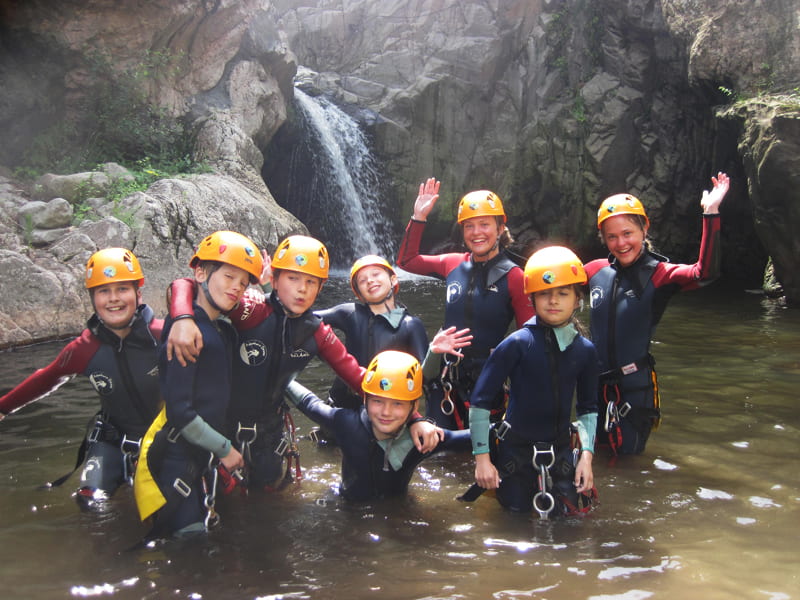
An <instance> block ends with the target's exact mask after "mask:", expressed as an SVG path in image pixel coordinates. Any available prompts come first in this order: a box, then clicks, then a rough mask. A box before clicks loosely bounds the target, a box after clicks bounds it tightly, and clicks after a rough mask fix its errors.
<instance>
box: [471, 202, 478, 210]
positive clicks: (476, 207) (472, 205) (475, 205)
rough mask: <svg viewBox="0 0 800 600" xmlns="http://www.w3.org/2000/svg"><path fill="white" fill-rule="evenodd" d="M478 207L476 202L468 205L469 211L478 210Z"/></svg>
mask: <svg viewBox="0 0 800 600" xmlns="http://www.w3.org/2000/svg"><path fill="white" fill-rule="evenodd" d="M479 206H480V205H479V204H478V203H477V202H470V203H469V209H470V210H478V207H479Z"/></svg>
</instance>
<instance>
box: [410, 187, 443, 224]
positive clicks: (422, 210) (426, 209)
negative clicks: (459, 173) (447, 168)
mask: <svg viewBox="0 0 800 600" xmlns="http://www.w3.org/2000/svg"><path fill="white" fill-rule="evenodd" d="M440 185H441V182H440V181H436V178H435V177H430V178H429V179H428V180H427V181H425V182H424V183H420V184H419V195H418V196H417V199H416V200H415V201H414V220H415V221H427V220H428V215H429V214H430V212H431V211H432V210H433V207H434V206H435V205H436V200H438V199H439V186H440Z"/></svg>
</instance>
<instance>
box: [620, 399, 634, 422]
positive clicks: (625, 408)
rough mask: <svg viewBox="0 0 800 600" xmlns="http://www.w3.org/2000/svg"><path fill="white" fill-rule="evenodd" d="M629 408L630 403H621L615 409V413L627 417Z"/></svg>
mask: <svg viewBox="0 0 800 600" xmlns="http://www.w3.org/2000/svg"><path fill="white" fill-rule="evenodd" d="M631 408H632V407H631V405H630V403H629V402H626V403H625V404H623V405H622V406H620V407H619V409H618V410H617V414H619V416H620V417H623V418H624V417H627V416H628V413H629V412H631Z"/></svg>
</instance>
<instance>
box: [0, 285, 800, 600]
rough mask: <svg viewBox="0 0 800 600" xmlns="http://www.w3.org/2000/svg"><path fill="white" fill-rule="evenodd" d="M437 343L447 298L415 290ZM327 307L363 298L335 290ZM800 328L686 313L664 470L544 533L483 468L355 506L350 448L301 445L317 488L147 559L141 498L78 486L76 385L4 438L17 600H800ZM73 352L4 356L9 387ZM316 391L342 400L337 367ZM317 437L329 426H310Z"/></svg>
mask: <svg viewBox="0 0 800 600" xmlns="http://www.w3.org/2000/svg"><path fill="white" fill-rule="evenodd" d="M402 285H403V292H404V299H405V301H406V303H407V304H408V305H409V306H410V307H411V308H412V309H413V310H414V311H415V312H416V313H417V314H420V315H421V316H422V317H423V319H424V320H425V321H426V323H427V324H428V325H429V326H430V329H431V331H432V330H433V329H435V327H436V325H437V324H438V322H439V320H440V317H441V311H440V307H439V302H440V300H441V298H442V295H443V290H442V289H441V287H440V286H439V285H438V284H436V283H432V282H428V281H419V280H416V281H413V282H411V281H405V282H403V284H402ZM325 293H326V297H325V300H326V305H327V304H331V303H335V302H338V301H341V300H344V299H347V296H348V292H347V284H346V283H345V282H337V281H334V282H332V285H329V286H328V287H326V290H325ZM799 334H800V312H798V311H796V310H794V311H792V310H786V309H783V308H781V307H780V306H779V305H777V304H776V303H774V302H773V301H768V300H764V299H763V298H761V297H758V296H753V295H748V294H745V293H744V292H742V291H739V290H733V291H725V290H722V289H721V288H720V287H718V286H717V287H712V288H711V289H709V290H702V291H699V292H693V293H690V294H683V295H680V296H679V297H677V298H676V299H675V300H673V303H672V305H671V306H670V308H669V310H668V311H667V313H666V316H665V318H664V321H663V323H662V325H661V327H660V329H659V331H658V334H657V339H656V342H657V343H656V345H655V346H654V353H655V355H656V358H657V360H658V365H657V367H658V369H659V383H660V385H661V388H662V391H663V406H664V411H665V417H664V422H663V424H662V426H661V429H660V430H659V431H658V432H656V433H655V434H654V435H653V437H652V438H651V441H650V443H649V445H648V449H647V453H646V454H645V455H644V456H638V457H626V458H624V459H621V460H619V461H618V462H617V463H616V464H615V465H613V466H609V464H608V461H607V459H606V457H603V456H598V457H597V458H596V459H595V477H596V479H597V483H598V488H599V492H600V501H601V503H600V506H599V508H598V509H597V510H596V511H595V512H594V513H593V514H592V515H591V516H590V517H588V518H586V519H582V520H577V519H576V520H569V521H562V522H541V521H538V520H535V519H533V518H530V517H520V516H518V515H510V514H506V513H504V512H502V511H501V510H500V508H499V507H498V505H497V503H496V502H495V501H494V500H493V499H492V498H491V497H488V496H487V495H485V496H484V497H482V498H480V499H479V500H478V501H477V502H475V503H472V504H463V503H459V502H457V501H455V500H454V498H455V497H456V496H457V495H459V494H460V493H462V492H463V491H464V490H465V489H466V487H467V486H468V485H469V484H470V483H471V477H472V459H471V457H470V456H469V455H454V454H449V455H442V456H437V457H435V458H434V459H432V460H430V461H428V462H426V463H424V464H423V468H422V469H421V471H420V474H419V476H417V477H415V478H414V480H413V482H412V486H411V494H410V495H409V497H408V498H405V499H402V500H393V501H389V502H385V503H380V504H375V505H356V506H353V505H348V504H344V503H342V502H340V501H339V499H338V498H337V496H336V495H335V493H334V492H333V491H332V487H333V486H335V484H336V482H337V481H338V477H339V458H338V453H337V450H336V449H335V448H331V447H320V448H318V447H316V446H314V445H312V444H311V443H310V441H308V440H305V439H304V440H302V441H301V452H302V458H301V462H302V465H303V468H304V479H303V481H302V482H301V483H300V484H299V485H294V486H291V487H290V488H289V489H288V490H287V491H286V492H284V493H282V494H278V495H269V496H264V495H255V494H254V495H250V496H246V497H245V496H240V495H238V494H233V495H231V496H227V497H225V498H222V499H221V500H219V502H218V508H219V510H220V512H221V514H222V516H223V525H222V527H221V528H220V529H219V530H217V531H215V532H213V533H212V534H211V535H210V536H209V538H208V539H207V540H205V541H203V542H202V543H193V544H183V545H182V544H178V543H174V544H169V545H166V546H163V547H160V548H155V549H137V548H135V545H136V543H137V542H138V540H139V539H140V538H141V536H142V534H143V533H144V531H145V528H144V527H143V526H142V525H140V524H139V523H138V522H137V520H136V516H135V514H136V513H135V507H134V504H133V500H132V494H131V493H130V490H129V489H122V490H120V492H119V493H118V494H117V495H116V496H115V498H114V499H113V501H112V502H111V505H110V506H109V509H108V510H107V511H106V512H105V513H103V514H101V515H89V514H83V513H81V512H80V511H79V510H78V508H77V506H76V505H75V503H74V501H73V500H72V498H71V497H70V494H71V491H72V490H71V488H70V485H74V484H75V481H73V480H71V481H70V482H68V483H67V484H66V485H65V487H64V488H62V489H58V490H53V491H50V492H41V491H37V490H36V489H35V488H36V486H37V485H39V484H41V483H42V482H44V481H47V480H51V479H53V478H54V477H56V476H58V475H61V474H62V473H64V472H66V471H67V470H69V469H70V468H71V467H72V464H73V461H74V458H75V452H76V449H77V446H78V443H79V441H80V439H81V436H82V435H83V432H84V429H85V426H86V422H87V421H88V419H89V418H90V416H91V415H92V414H93V412H94V410H95V407H96V400H95V398H94V396H93V394H92V391H91V388H90V387H89V386H88V384H87V383H86V382H84V381H81V380H80V379H76V380H74V381H72V382H70V383H69V384H67V385H66V386H64V387H63V388H62V389H61V390H59V391H58V392H57V393H56V394H54V395H52V396H50V397H48V398H45V399H44V400H42V401H40V402H38V403H36V404H33V405H31V406H29V407H27V408H25V409H23V410H22V411H20V412H18V413H16V414H14V415H13V416H11V417H10V418H8V419H6V420H5V421H3V422H2V423H0V506H2V515H3V519H2V522H0V549H2V550H0V552H2V559H1V560H0V577H2V581H3V582H4V585H5V586H6V589H5V590H4V594H3V595H4V597H8V598H12V597H18V598H63V597H69V596H75V597H106V596H113V597H116V598H161V597H167V596H169V597H176V598H313V599H326V598H337V599H338V598H354V599H360V598H380V599H381V600H392V599H398V600H399V599H409V598H496V599H511V598H559V599H561V598H591V599H594V600H599V599H621V600H639V599H644V598H656V597H666V596H668V595H679V596H680V597H684V598H709V599H717V598H720V599H721V598H726V599H727V598H739V597H741V598H744V597H746V598H764V599H767V600H780V599H784V598H792V597H794V598H796V597H798V596H800V582H799V581H798V575H797V565H798V558H800V552H798V548H797V544H798V533H799V532H800V526H799V525H798V523H800V519H798V516H800V514H799V513H800V510H798V508H799V507H800V470H798V468H797V466H798V463H797V456H798V451H800V443H799V442H798V439H800V438H799V437H798V429H800V417H798V411H797V408H796V401H795V397H796V391H797V389H798V384H800V344H798V335H799ZM60 347H61V344H46V345H41V346H37V347H32V348H26V349H23V350H18V351H15V352H6V353H3V354H1V355H0V356H1V357H2V361H0V362H1V363H2V364H1V365H0V389H8V388H9V387H11V386H13V385H14V384H15V383H17V382H18V381H20V380H21V379H22V378H23V377H24V376H25V375H26V374H28V373H29V372H30V371H32V370H33V369H34V368H36V367H39V366H44V365H45V364H46V363H47V362H49V361H50V360H51V359H52V358H53V357H54V356H55V355H56V353H57V352H58V350H59V349H60ZM301 380H302V381H303V382H304V383H306V384H308V385H310V386H311V387H312V388H314V389H315V390H316V391H318V392H320V393H322V392H324V390H325V389H326V386H327V384H328V382H329V380H330V374H329V372H328V370H327V367H325V366H323V365H321V364H318V363H314V364H312V365H311V366H310V367H309V369H307V371H306V372H305V373H304V374H303V375H302V377H301ZM297 422H298V425H299V427H300V430H301V433H307V432H308V430H309V428H310V426H311V425H310V423H309V422H308V421H307V420H305V419H304V418H303V417H302V416H299V417H297Z"/></svg>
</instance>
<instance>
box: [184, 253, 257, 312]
mask: <svg viewBox="0 0 800 600" xmlns="http://www.w3.org/2000/svg"><path fill="white" fill-rule="evenodd" d="M195 278H196V279H197V281H199V282H201V283H202V282H203V281H207V283H208V292H209V294H211V298H212V299H213V300H214V303H215V304H216V305H217V306H218V307H219V308H221V309H222V311H223V312H228V311H229V310H233V307H234V306H236V303H237V302H239V300H240V299H241V298H242V294H244V291H245V290H246V289H247V286H248V285H250V275H249V273H248V272H247V271H245V270H244V269H240V268H239V267H234V266H233V265H228V264H223V265H221V266H220V267H219V268H218V269H217V270H215V271H214V272H213V273H211V274H210V275H209V274H208V271H207V270H205V269H203V268H198V270H197V271H196V272H195ZM198 300H202V298H201V295H198ZM204 308H206V307H204Z"/></svg>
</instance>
